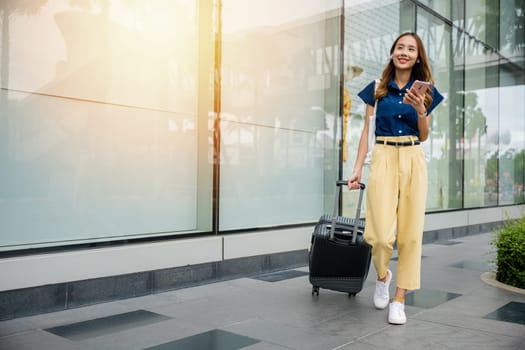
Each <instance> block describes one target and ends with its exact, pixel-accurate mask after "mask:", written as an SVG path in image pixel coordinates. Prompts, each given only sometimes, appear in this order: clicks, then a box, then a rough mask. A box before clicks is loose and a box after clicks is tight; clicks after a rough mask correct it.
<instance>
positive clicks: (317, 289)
mask: <svg viewBox="0 0 525 350" xmlns="http://www.w3.org/2000/svg"><path fill="white" fill-rule="evenodd" d="M312 295H319V287H318V286H313V287H312Z"/></svg>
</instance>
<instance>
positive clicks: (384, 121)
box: [357, 78, 443, 136]
mask: <svg viewBox="0 0 525 350" xmlns="http://www.w3.org/2000/svg"><path fill="white" fill-rule="evenodd" d="M413 82H414V79H413V78H412V79H410V81H409V82H408V84H407V85H406V86H405V87H403V88H402V89H400V88H399V87H398V86H397V84H396V83H395V82H394V81H393V80H390V81H389V82H388V85H387V88H388V93H387V95H386V96H385V97H383V98H382V99H381V100H379V101H378V102H377V111H375V115H376V136H406V135H413V136H419V129H418V127H417V119H418V115H417V112H416V110H415V109H414V107H412V106H411V105H409V104H406V103H403V96H404V95H405V92H406V90H408V89H410V88H411V87H412V83H413ZM374 85H375V81H372V82H371V83H370V84H368V85H367V86H366V87H365V88H364V89H363V90H361V91H360V92H359V93H358V94H357V95H358V96H359V97H360V98H361V99H362V100H363V102H365V103H366V104H368V105H370V106H372V107H373V106H374V104H375V101H374ZM430 95H431V96H432V99H433V100H432V104H431V105H430V106H429V107H428V108H427V114H430V113H432V111H433V110H434V108H436V106H437V105H438V104H439V103H440V102H441V101H443V95H441V94H440V93H439V91H438V90H437V89H436V87H435V86H432V87H431V92H430Z"/></svg>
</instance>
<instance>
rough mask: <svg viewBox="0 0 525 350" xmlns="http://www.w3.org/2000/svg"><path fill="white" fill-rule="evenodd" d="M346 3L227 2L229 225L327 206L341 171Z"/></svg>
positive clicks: (271, 222) (223, 218) (224, 224)
mask: <svg viewBox="0 0 525 350" xmlns="http://www.w3.org/2000/svg"><path fill="white" fill-rule="evenodd" d="M340 7H341V1H339V0H338V1H335V0H330V1H322V2H320V1H316V0H307V1H304V0H289V1H281V0H267V1H245V0H223V2H222V8H223V42H222V72H223V73H222V77H223V78H222V85H221V87H222V91H221V95H222V99H221V104H222V107H221V109H222V111H221V119H222V124H221V138H222V144H221V153H222V154H221V177H220V203H221V204H220V208H221V210H220V220H219V226H220V229H221V230H230V229H241V228H251V227H264V226H275V225H283V224H295V223H304V222H312V221H315V220H317V219H318V218H319V215H320V214H321V213H322V212H323V211H324V192H325V188H324V183H325V181H326V182H327V183H330V184H331V186H330V188H335V183H334V181H335V179H336V177H337V171H338V165H337V164H338V163H337V161H338V150H337V146H336V145H337V139H338V137H337V133H338V126H337V115H338V113H339V107H338V106H339V103H338V102H339V71H340V67H339V65H340V64H339V62H340V61H339V55H340V53H339V46H340V45H339V41H340V35H339V33H340V13H341V12H340Z"/></svg>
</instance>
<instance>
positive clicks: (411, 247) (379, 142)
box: [348, 33, 443, 324]
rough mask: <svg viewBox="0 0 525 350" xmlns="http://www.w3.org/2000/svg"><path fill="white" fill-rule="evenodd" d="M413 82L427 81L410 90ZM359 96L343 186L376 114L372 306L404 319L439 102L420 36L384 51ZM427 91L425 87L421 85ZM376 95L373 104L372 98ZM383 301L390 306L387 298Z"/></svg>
mask: <svg viewBox="0 0 525 350" xmlns="http://www.w3.org/2000/svg"><path fill="white" fill-rule="evenodd" d="M416 80H420V81H425V82H429V83H430V85H429V87H428V88H424V89H423V90H422V91H421V92H418V91H416V89H415V86H413V85H414V82H415V81H416ZM375 84H376V82H375V81H373V82H371V83H370V84H368V85H367V86H366V87H365V88H364V89H363V90H362V91H361V92H359V94H358V95H359V97H360V98H361V99H362V100H363V101H364V102H365V103H366V118H365V125H364V128H363V132H362V134H361V139H360V142H359V148H358V151H357V158H356V161H355V165H354V170H353V173H352V175H351V176H350V177H349V179H348V187H349V188H350V189H358V188H359V184H358V183H359V181H360V180H361V173H362V168H363V163H364V160H365V157H366V154H367V150H368V147H369V146H371V145H368V125H369V120H370V116H371V115H373V114H375V116H376V129H375V134H376V145H375V146H374V150H373V153H372V160H371V163H370V175H369V179H368V186H367V200H366V226H365V240H366V241H367V242H368V243H369V244H370V245H371V246H372V260H373V263H374V267H375V269H376V272H377V281H376V289H375V293H374V305H375V306H376V308H378V309H384V308H386V307H387V306H389V312H388V322H389V323H392V324H404V323H406V315H405V307H404V305H405V304H404V301H405V294H406V292H407V290H415V289H419V288H420V274H421V249H422V238H423V224H424V217H425V205H426V194H427V165H426V160H425V155H424V152H423V150H422V148H421V146H420V142H422V141H425V140H426V139H427V138H428V134H429V127H430V120H431V117H432V116H431V113H432V110H433V109H434V108H435V107H436V106H437V105H438V104H439V103H440V102H441V101H442V100H443V96H442V95H441V94H440V93H439V91H438V90H437V89H436V88H435V87H434V80H433V78H432V72H431V70H430V65H429V62H428V58H427V54H426V52H425V48H424V46H423V42H422V41H421V39H420V38H419V36H418V35H417V34H415V33H404V34H401V35H400V36H399V37H398V38H397V39H396V40H395V41H394V44H393V45H392V48H391V49H390V60H389V62H388V64H387V65H386V67H385V69H384V70H383V73H382V75H381V79H380V81H379V82H378V83H377V87H375ZM425 90H426V91H425ZM376 100H377V110H376V111H374V104H375V101H376ZM396 239H397V250H398V264H397V273H396V285H397V288H396V292H395V295H394V298H393V301H392V302H391V303H390V296H389V285H390V281H391V279H392V272H391V271H390V270H389V269H388V265H389V262H390V258H391V256H392V252H393V246H394V242H396ZM389 303H390V304H389Z"/></svg>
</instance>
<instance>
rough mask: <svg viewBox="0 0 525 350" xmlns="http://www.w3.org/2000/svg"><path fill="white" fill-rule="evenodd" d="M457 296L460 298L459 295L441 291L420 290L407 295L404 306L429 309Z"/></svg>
mask: <svg viewBox="0 0 525 350" xmlns="http://www.w3.org/2000/svg"><path fill="white" fill-rule="evenodd" d="M459 296H461V294H456V293H449V292H444V291H441V290H432V289H420V290H416V291H414V292H410V293H408V294H407V295H406V297H405V304H406V305H411V306H416V307H420V308H424V309H430V308H433V307H435V306H438V305H439V304H443V303H445V302H447V301H449V300H452V299H454V298H457V297H459Z"/></svg>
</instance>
